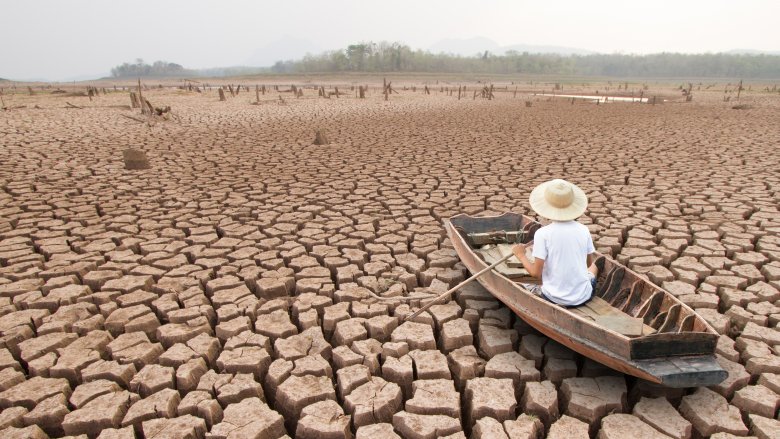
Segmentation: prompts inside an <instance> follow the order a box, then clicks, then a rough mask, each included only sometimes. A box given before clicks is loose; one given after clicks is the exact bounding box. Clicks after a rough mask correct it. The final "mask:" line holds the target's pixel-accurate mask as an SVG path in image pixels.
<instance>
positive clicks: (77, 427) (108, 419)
mask: <svg viewBox="0 0 780 439" xmlns="http://www.w3.org/2000/svg"><path fill="white" fill-rule="evenodd" d="M138 400H139V398H138V395H136V394H134V393H130V392H128V391H126V390H122V391H119V392H114V393H108V394H105V395H101V396H98V397H96V398H94V399H92V400H91V401H89V402H88V403H86V404H85V405H84V406H82V407H80V408H79V409H77V410H74V411H72V412H70V413H68V414H67V415H65V420H64V421H63V422H62V428H63V429H64V430H65V434H68V435H78V434H87V435H89V436H97V435H98V433H100V431H101V430H103V429H106V428H119V427H120V424H121V422H122V419H123V418H124V417H125V414H126V413H127V410H128V409H129V408H130V406H131V405H133V404H134V403H135V402H136V401H138Z"/></svg>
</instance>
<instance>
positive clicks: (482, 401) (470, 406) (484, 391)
mask: <svg viewBox="0 0 780 439" xmlns="http://www.w3.org/2000/svg"><path fill="white" fill-rule="evenodd" d="M464 401H465V407H464V412H465V413H464V418H465V425H468V426H473V425H474V423H475V422H476V421H477V419H480V418H483V417H485V416H487V417H491V418H494V419H496V420H498V421H499V422H504V421H506V420H509V419H512V418H513V417H514V414H515V408H516V407H517V399H516V398H515V389H514V386H513V384H512V380H510V379H496V378H473V379H471V380H469V381H468V382H467V383H466V388H465V390H464Z"/></svg>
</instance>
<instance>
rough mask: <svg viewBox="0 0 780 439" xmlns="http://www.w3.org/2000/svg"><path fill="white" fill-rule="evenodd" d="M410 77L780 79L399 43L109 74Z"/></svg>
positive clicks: (702, 64)
mask: <svg viewBox="0 0 780 439" xmlns="http://www.w3.org/2000/svg"><path fill="white" fill-rule="evenodd" d="M340 72H364V73H371V72H376V73H380V72H381V73H386V72H412V73H467V74H510V75H511V74H528V75H566V76H600V77H634V78H735V79H736V78H740V79H742V78H744V79H751V78H752V79H777V78H780V55H763V54H756V55H753V54H727V53H705V54H683V53H657V54H651V55H624V54H592V55H556V54H543V53H528V52H523V53H520V52H515V51H508V52H506V53H504V54H500V55H498V54H493V53H490V52H488V51H485V52H483V53H481V54H475V55H474V56H459V55H453V54H446V53H431V52H428V51H424V50H413V49H412V48H410V47H409V46H407V45H404V44H401V43H388V42H380V43H373V42H367V43H359V44H352V45H350V46H348V47H347V48H346V49H343V50H333V51H328V52H323V53H320V54H309V55H306V56H304V57H303V58H301V59H299V60H287V61H278V62H276V63H275V64H274V65H273V66H271V67H270V68H269V67H225V68H212V69H201V70H189V69H185V68H184V67H183V66H181V65H179V64H175V63H170V62H166V61H155V62H154V63H152V64H148V63H145V62H144V61H143V60H141V59H138V60H136V62H135V63H124V64H122V65H119V66H116V67H114V68H113V69H111V74H112V76H113V77H116V78H127V77H140V76H185V75H193V76H232V75H249V74H263V73H276V74H279V73H282V74H285V73H292V74H295V73H340Z"/></svg>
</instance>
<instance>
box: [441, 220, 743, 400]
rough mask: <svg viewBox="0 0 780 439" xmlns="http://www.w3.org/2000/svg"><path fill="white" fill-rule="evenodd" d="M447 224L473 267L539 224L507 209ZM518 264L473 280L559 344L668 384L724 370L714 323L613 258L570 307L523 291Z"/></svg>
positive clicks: (695, 382) (702, 380)
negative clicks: (590, 291)
mask: <svg viewBox="0 0 780 439" xmlns="http://www.w3.org/2000/svg"><path fill="white" fill-rule="evenodd" d="M445 227H446V229H447V233H448V235H449V238H450V240H451V241H452V244H453V245H454V247H455V250H456V251H457V253H458V255H459V256H460V259H461V261H462V262H463V264H464V265H465V266H466V267H467V268H468V269H469V271H471V272H472V273H476V272H477V271H479V270H481V269H484V268H485V267H487V266H488V265H490V264H491V263H492V262H493V261H494V260H496V259H497V258H498V259H500V257H501V254H502V253H501V252H504V253H505V252H506V251H508V250H507V249H508V248H509V247H510V246H511V245H513V244H514V243H519V242H523V243H525V242H529V241H531V240H533V237H534V233H535V232H536V230H537V229H539V227H540V224H539V223H537V222H535V221H533V220H532V219H531V218H529V217H527V216H523V215H518V214H515V213H505V214H503V215H500V216H488V217H473V216H469V215H458V216H455V217H452V218H450V219H449V220H447V221H445ZM597 255H598V257H601V256H603V255H601V254H599V253H597ZM512 259H516V258H514V257H513V258H512ZM512 259H510V261H511V260H512ZM517 262H519V261H516V262H515V264H512V263H511V262H510V263H508V264H507V263H503V264H501V265H499V266H498V267H497V268H496V269H494V270H491V271H489V272H487V273H486V274H484V275H483V276H481V277H480V278H478V281H479V282H480V283H481V284H482V285H483V286H484V287H485V288H486V289H487V290H488V291H490V293H492V294H493V295H494V296H495V297H496V298H497V299H498V300H500V301H501V302H503V303H504V304H506V305H507V306H508V307H509V308H510V309H511V310H512V311H514V313H515V314H517V315H518V316H519V317H520V318H522V319H523V320H525V321H526V322H527V323H528V324H529V325H531V326H533V327H534V328H535V329H537V330H538V331H539V332H541V333H543V334H545V335H547V336H548V337H550V338H552V339H554V340H556V341H558V342H559V343H561V344H563V345H565V346H568V347H569V348H571V349H572V350H574V351H577V352H579V353H580V354H582V355H585V356H586V357H588V358H591V359H593V360H595V361H598V362H600V363H602V364H605V365H607V366H609V367H611V368H613V369H615V370H618V371H621V372H624V373H626V374H629V375H633V376H636V377H639V378H642V379H645V380H648V381H651V382H654V383H659V384H663V385H665V386H669V387H694V386H710V385H714V384H717V383H720V382H721V381H723V380H724V379H725V378H726V377H727V376H728V374H727V372H726V371H725V370H723V368H721V367H720V365H719V364H718V362H717V361H716V359H715V355H714V352H715V345H716V343H717V341H718V333H717V332H716V331H715V330H714V329H713V328H712V326H711V325H709V324H708V323H707V322H706V321H705V320H704V319H703V318H702V317H701V316H699V315H698V314H696V313H695V312H694V311H693V310H692V309H691V308H689V307H688V306H687V305H685V304H684V303H682V302H680V301H679V300H678V299H677V298H676V297H674V296H673V295H672V294H670V293H669V292H667V291H665V290H663V289H662V288H660V287H659V286H657V285H655V284H653V283H651V282H650V281H648V280H646V279H645V278H643V277H641V276H639V275H638V274H637V273H635V272H634V271H632V270H629V269H628V268H627V267H625V266H623V265H621V264H619V263H617V262H616V261H613V260H611V259H609V258H604V259H601V260H599V265H601V264H602V263H603V269H602V270H601V271H600V273H599V276H598V279H597V285H596V291H595V292H594V296H593V298H592V299H591V300H590V301H588V302H587V303H586V304H584V305H581V306H578V307H574V308H566V307H563V306H559V305H556V304H554V303H552V302H549V301H547V300H545V299H543V298H541V297H538V296H535V295H534V294H532V293H530V292H529V291H528V290H526V289H525V288H524V287H523V286H522V285H521V282H526V281H528V278H527V272H525V270H523V269H522V268H518V267H517ZM520 267H522V265H520ZM537 282H538V281H537Z"/></svg>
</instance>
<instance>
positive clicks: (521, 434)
mask: <svg viewBox="0 0 780 439" xmlns="http://www.w3.org/2000/svg"><path fill="white" fill-rule="evenodd" d="M504 431H506V434H507V436H509V439H538V438H541V437H542V433H544V425H543V424H542V421H540V420H539V418H536V417H534V416H531V415H527V414H525V413H523V414H522V415H520V416H518V417H517V419H515V420H514V421H504Z"/></svg>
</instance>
